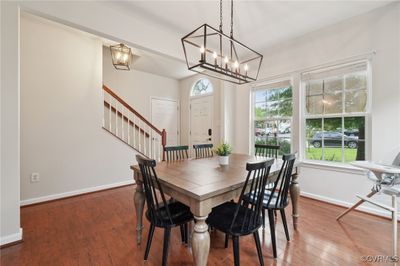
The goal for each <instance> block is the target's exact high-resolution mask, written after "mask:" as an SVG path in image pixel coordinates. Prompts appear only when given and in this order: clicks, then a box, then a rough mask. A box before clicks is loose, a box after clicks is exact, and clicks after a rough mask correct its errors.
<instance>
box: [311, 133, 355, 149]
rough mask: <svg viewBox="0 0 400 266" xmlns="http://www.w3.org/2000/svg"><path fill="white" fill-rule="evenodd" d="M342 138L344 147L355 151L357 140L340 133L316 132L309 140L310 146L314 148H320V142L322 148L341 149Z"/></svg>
mask: <svg viewBox="0 0 400 266" xmlns="http://www.w3.org/2000/svg"><path fill="white" fill-rule="evenodd" d="M342 138H343V141H344V145H345V146H347V147H349V148H350V149H356V148H357V146H358V138H357V137H355V136H347V135H345V134H342V133H340V132H332V131H326V132H317V133H315V134H314V136H313V138H312V139H311V141H310V142H311V145H313V146H314V148H321V147H322V141H323V143H324V147H342Z"/></svg>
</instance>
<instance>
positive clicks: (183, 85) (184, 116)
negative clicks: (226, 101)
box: [179, 74, 223, 146]
mask: <svg viewBox="0 0 400 266" xmlns="http://www.w3.org/2000/svg"><path fill="white" fill-rule="evenodd" d="M201 78H208V79H209V80H210V82H211V84H212V86H213V89H214V92H213V136H212V139H213V140H212V142H213V144H214V146H215V145H218V144H219V143H220V142H221V141H222V138H221V132H222V130H221V128H222V126H223V124H222V123H221V104H222V102H221V90H222V85H221V84H222V82H221V81H220V80H217V79H214V78H211V77H207V76H203V75H200V74H196V75H193V76H190V77H188V78H185V79H182V80H180V81H179V87H180V98H181V145H190V135H189V132H190V92H191V90H192V88H193V85H194V84H195V83H196V82H197V81H198V80H199V79H201Z"/></svg>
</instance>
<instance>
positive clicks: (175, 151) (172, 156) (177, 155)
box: [164, 146, 189, 162]
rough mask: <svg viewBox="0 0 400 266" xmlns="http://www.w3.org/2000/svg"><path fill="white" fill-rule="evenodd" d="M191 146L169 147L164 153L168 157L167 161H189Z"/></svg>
mask: <svg viewBox="0 0 400 266" xmlns="http://www.w3.org/2000/svg"><path fill="white" fill-rule="evenodd" d="M188 150H189V146H168V147H165V148H164V151H165V153H166V155H167V161H169V162H170V161H177V160H183V159H188V158H189V154H188Z"/></svg>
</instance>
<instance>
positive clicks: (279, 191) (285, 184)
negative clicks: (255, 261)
mask: <svg viewBox="0 0 400 266" xmlns="http://www.w3.org/2000/svg"><path fill="white" fill-rule="evenodd" d="M295 160H296V155H295V154H287V155H283V156H282V161H283V163H282V166H281V169H280V171H279V174H278V176H277V178H276V180H275V182H274V183H273V184H274V186H273V188H272V189H271V190H265V193H264V199H263V215H262V217H263V224H265V211H266V210H267V211H268V219H269V226H270V230H271V242H272V249H273V253H274V258H276V257H277V251H276V237H275V219H274V212H276V211H278V210H279V211H280V213H281V216H282V223H283V228H284V229H285V235H286V239H287V241H290V237H289V230H288V226H287V221H286V215H285V208H286V207H287V206H288V205H289V198H288V194H289V187H290V182H291V180H292V171H293V166H294V162H295ZM252 194H255V193H254V192H253V193H251V195H252ZM256 199H257V198H256ZM245 200H249V202H250V203H251V204H256V203H257V201H256V200H255V199H254V198H253V197H251V196H249V195H246V196H245Z"/></svg>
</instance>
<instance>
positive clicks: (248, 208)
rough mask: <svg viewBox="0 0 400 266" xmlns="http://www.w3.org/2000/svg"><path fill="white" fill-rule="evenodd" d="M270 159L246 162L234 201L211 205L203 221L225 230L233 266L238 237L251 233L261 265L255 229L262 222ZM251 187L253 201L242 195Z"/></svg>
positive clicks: (237, 248)
mask: <svg viewBox="0 0 400 266" xmlns="http://www.w3.org/2000/svg"><path fill="white" fill-rule="evenodd" d="M273 162H274V161H273V160H268V161H261V162H254V163H247V165H246V170H247V171H248V173H247V177H246V180H245V182H244V185H243V189H242V191H241V193H240V197H239V201H238V202H237V203H235V202H233V201H231V202H226V203H223V204H221V205H219V206H217V207H215V208H213V209H212V211H211V213H210V215H209V216H208V218H207V220H206V222H207V223H208V224H209V225H210V226H212V227H213V228H214V229H216V230H219V231H221V232H224V233H225V247H227V239H228V236H231V237H232V241H233V254H234V262H235V266H236V265H240V256H239V237H240V236H245V235H249V234H253V236H254V240H255V242H256V247H257V253H258V260H259V262H260V265H264V259H263V255H262V250H261V243H260V236H259V234H258V229H259V228H260V227H261V224H262V217H261V211H262V204H263V194H264V190H265V185H266V183H267V178H268V175H269V171H270V169H271V165H272V164H273ZM250 191H254V192H255V193H256V195H255V196H256V198H257V199H259V200H256V201H254V202H253V203H254V204H249V203H248V201H245V200H244V197H243V196H244V195H247V194H248V193H250Z"/></svg>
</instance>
